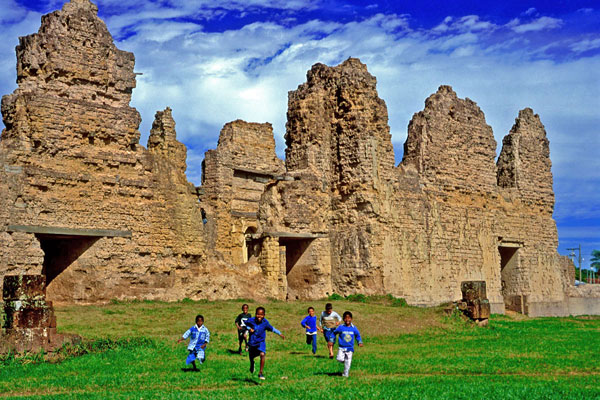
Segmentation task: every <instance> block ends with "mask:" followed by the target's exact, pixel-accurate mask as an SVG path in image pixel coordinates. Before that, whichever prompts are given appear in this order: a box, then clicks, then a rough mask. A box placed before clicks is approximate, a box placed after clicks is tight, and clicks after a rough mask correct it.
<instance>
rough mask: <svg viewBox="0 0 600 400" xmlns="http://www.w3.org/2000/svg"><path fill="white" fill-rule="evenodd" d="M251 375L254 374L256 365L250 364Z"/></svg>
mask: <svg viewBox="0 0 600 400" xmlns="http://www.w3.org/2000/svg"><path fill="white" fill-rule="evenodd" d="M250 373H251V374H252V373H254V363H253V362H252V363H250Z"/></svg>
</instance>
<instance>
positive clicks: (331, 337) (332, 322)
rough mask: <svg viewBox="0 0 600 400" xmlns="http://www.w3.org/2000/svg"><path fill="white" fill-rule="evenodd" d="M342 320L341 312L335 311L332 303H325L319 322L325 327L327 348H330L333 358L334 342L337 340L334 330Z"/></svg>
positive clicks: (324, 333)
mask: <svg viewBox="0 0 600 400" xmlns="http://www.w3.org/2000/svg"><path fill="white" fill-rule="evenodd" d="M340 322H342V317H340V314H338V313H336V312H335V311H333V306H332V305H331V303H327V304H325V311H323V312H322V313H321V318H319V324H320V325H321V327H322V328H323V335H324V336H325V340H326V341H327V349H328V350H329V358H333V342H335V334H334V333H333V331H334V330H335V328H336V327H337V326H338V325H339V324H340Z"/></svg>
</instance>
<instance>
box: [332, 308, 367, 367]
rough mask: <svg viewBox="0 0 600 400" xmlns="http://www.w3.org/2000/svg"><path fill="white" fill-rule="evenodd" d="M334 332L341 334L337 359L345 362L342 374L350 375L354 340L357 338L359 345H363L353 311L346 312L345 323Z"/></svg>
mask: <svg viewBox="0 0 600 400" xmlns="http://www.w3.org/2000/svg"><path fill="white" fill-rule="evenodd" d="M334 333H335V334H336V335H339V336H338V354H337V360H338V361H339V362H341V363H344V373H343V374H342V376H345V377H348V373H349V372H350V366H351V365H352V354H354V341H355V340H356V342H357V343H358V345H359V346H360V347H363V342H362V339H361V337H360V332H358V329H356V327H355V326H354V325H353V324H352V313H351V312H350V311H346V312H344V324H343V325H340V326H338V327H337V328H335V331H334Z"/></svg>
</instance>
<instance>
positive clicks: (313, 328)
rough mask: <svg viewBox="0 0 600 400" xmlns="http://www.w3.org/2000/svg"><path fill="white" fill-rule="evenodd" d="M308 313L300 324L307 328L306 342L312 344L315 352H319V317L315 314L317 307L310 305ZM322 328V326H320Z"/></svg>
mask: <svg viewBox="0 0 600 400" xmlns="http://www.w3.org/2000/svg"><path fill="white" fill-rule="evenodd" d="M307 311H308V315H307V316H306V317H304V319H303V320H302V322H300V325H302V327H303V328H306V344H312V352H313V354H317V317H316V316H315V309H314V308H313V307H308V310H307ZM318 329H319V330H322V329H321V328H318Z"/></svg>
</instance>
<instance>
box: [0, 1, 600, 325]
mask: <svg viewBox="0 0 600 400" xmlns="http://www.w3.org/2000/svg"><path fill="white" fill-rule="evenodd" d="M134 62H135V60H134V56H133V54H131V53H127V52H124V51H121V50H119V49H117V48H116V47H115V46H114V44H113V40H112V37H111V36H110V34H109V32H108V30H107V29H106V26H105V24H104V23H103V22H102V21H101V20H100V19H99V18H98V17H97V8H96V6H95V5H93V4H92V3H91V2H90V1H89V0H71V1H70V2H68V3H66V4H65V5H64V6H63V8H62V10H60V11H56V12H54V13H51V14H49V15H46V16H44V17H43V18H42V26H41V28H40V30H39V32H38V33H37V34H33V35H30V36H27V37H24V38H21V39H20V42H19V46H18V47H17V83H18V85H19V87H18V89H17V90H15V92H14V93H13V94H10V95H7V96H4V97H3V98H2V116H3V120H4V123H5V125H6V129H5V130H4V131H3V132H2V136H1V137H0V277H2V276H3V275H5V274H8V273H11V274H17V275H23V274H39V273H42V274H44V276H45V277H46V279H47V283H48V288H47V293H48V297H49V298H50V299H51V300H55V301H56V300H58V301H68V302H96V301H103V300H108V299H110V298H148V299H152V298H155V299H163V300H175V299H181V298H183V297H190V298H208V299H215V298H231V297H240V296H244V297H246V296H269V297H275V298H281V299H286V298H287V299H296V298H299V299H302V298H320V297H323V296H326V295H328V294H331V293H333V292H336V293H340V294H350V293H365V294H386V293H391V294H393V295H395V296H399V297H404V298H405V299H406V300H407V301H408V302H409V303H410V304H416V305H435V304H439V303H443V302H449V301H454V300H457V299H459V298H460V296H461V292H460V283H461V282H462V281H485V282H486V288H487V294H488V298H489V302H490V307H491V311H492V312H504V310H505V308H509V309H510V308H512V309H518V310H519V311H521V312H526V313H528V314H530V315H565V314H568V313H579V312H584V311H585V312H587V313H589V312H590V310H591V311H592V312H593V311H594V309H595V308H596V309H597V306H598V304H600V303H598V299H599V298H600V295H598V294H597V293H596V291H594V289H589V288H588V289H581V288H574V287H573V285H572V276H571V275H570V273H568V271H569V269H568V267H565V260H564V259H562V258H561V257H560V256H558V254H557V253H556V247H557V243H558V238H557V231H556V224H555V222H554V220H553V219H552V210H553V205H554V195H553V192H552V174H551V163H550V159H549V146H548V140H547V138H546V132H545V130H544V126H543V125H542V123H541V121H540V119H539V116H537V115H535V114H534V113H533V111H532V110H531V109H524V110H522V111H521V112H520V113H519V116H518V118H517V119H516V120H515V125H514V126H513V128H512V129H511V131H510V132H509V134H508V135H507V136H506V137H505V138H504V140H503V148H502V150H501V152H500V156H499V157H498V161H497V163H495V160H494V159H495V154H496V142H495V140H494V137H493V134H492V130H491V128H490V127H489V126H488V125H487V123H486V121H485V116H484V114H483V112H482V111H481V110H480V109H479V107H478V106H477V104H476V103H475V102H473V101H471V100H469V99H461V98H459V97H458V96H457V95H456V93H455V92H454V91H453V90H452V88H451V87H449V86H441V87H440V88H439V90H438V91H437V92H436V93H434V94H432V95H431V96H430V97H429V98H428V99H427V100H426V101H425V107H424V109H423V110H422V111H420V112H418V113H416V114H415V115H414V116H413V118H412V120H411V122H410V124H409V127H408V138H407V141H406V144H405V151H404V158H403V160H402V162H401V163H400V164H399V165H398V166H395V160H394V152H393V148H392V143H391V137H390V132H389V126H388V114H387V107H386V105H385V102H384V101H383V100H382V99H380V98H379V96H378V94H377V90H376V79H375V78H374V77H373V76H372V75H371V74H369V72H368V70H367V68H366V66H365V65H364V64H362V63H361V62H360V61H359V60H357V59H352V58H351V59H348V60H346V61H345V62H343V63H342V64H340V65H339V66H336V67H328V66H325V65H323V64H316V65H315V66H313V67H312V68H311V70H310V71H309V72H308V74H307V82H306V83H304V84H302V85H300V86H299V87H298V89H297V90H295V91H292V92H290V93H289V104H288V122H287V125H286V136H285V139H286V144H287V149H286V160H285V166H284V164H283V162H282V161H281V160H279V159H278V158H277V156H276V154H275V142H274V138H273V131H272V127H271V125H270V124H258V123H248V122H244V121H240V120H237V121H233V122H230V123H228V124H226V125H225V126H224V128H223V130H222V131H221V135H220V138H219V143H218V145H217V148H216V149H215V150H210V151H208V152H207V153H206V156H205V160H204V162H203V177H202V186H201V187H200V188H195V187H194V186H193V185H191V184H190V183H189V182H187V180H186V177H185V169H186V149H185V146H184V145H183V144H181V143H179V142H178V141H177V139H176V132H175V121H174V120H173V117H172V113H171V110H170V108H168V107H167V108H166V109H165V110H163V111H159V112H157V113H156V116H155V121H154V123H153V125H152V130H151V132H150V137H149V139H148V145H147V149H145V148H144V147H142V146H141V145H140V144H139V143H138V142H139V137H140V133H139V131H138V127H139V123H140V116H139V113H138V112H137V111H136V110H135V109H134V108H132V107H130V105H129V102H130V100H131V93H132V90H133V88H134V87H135V73H134V70H133V68H134ZM202 210H204V212H205V215H206V220H207V221H206V224H204V223H203V213H202ZM596 312H597V311H596Z"/></svg>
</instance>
